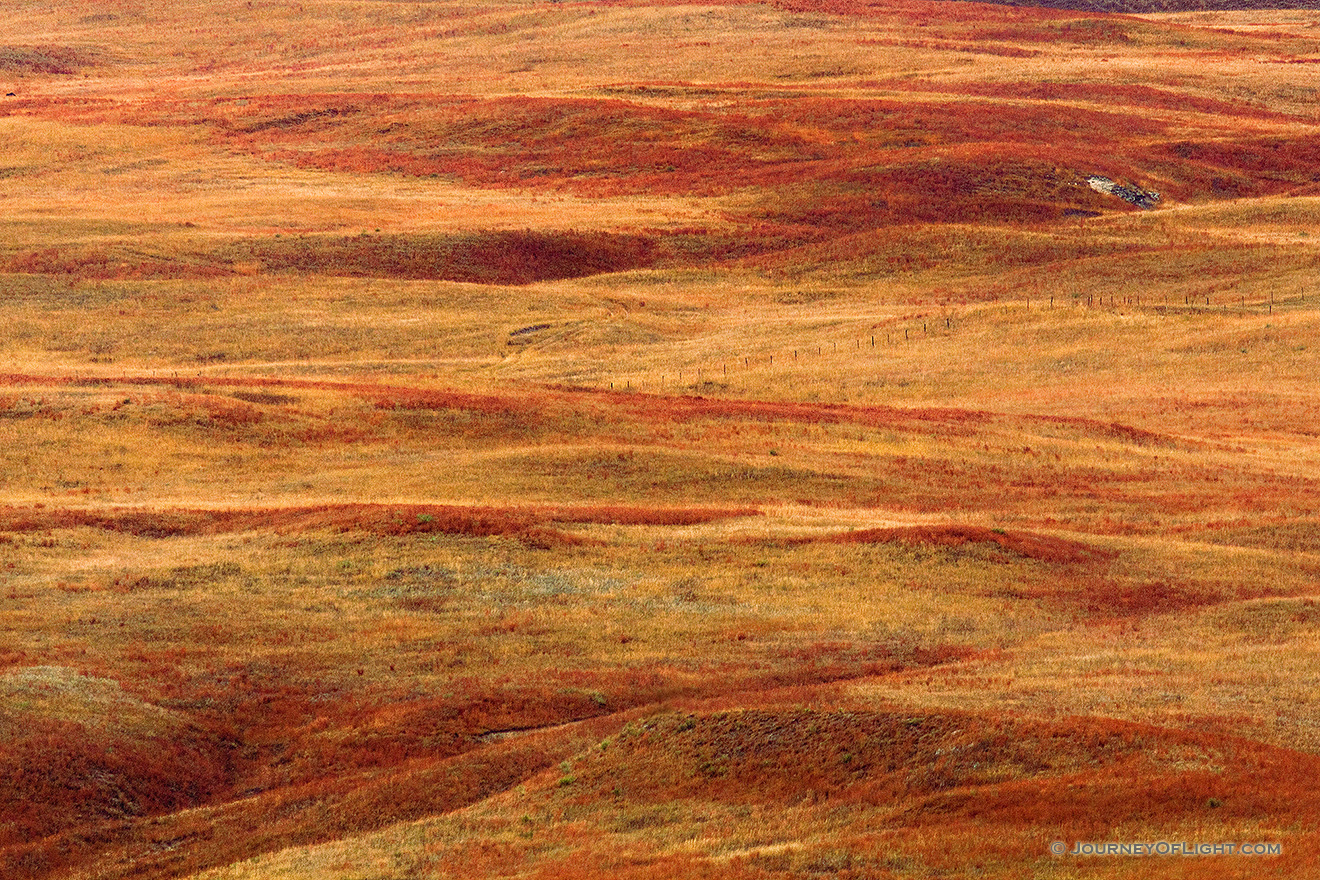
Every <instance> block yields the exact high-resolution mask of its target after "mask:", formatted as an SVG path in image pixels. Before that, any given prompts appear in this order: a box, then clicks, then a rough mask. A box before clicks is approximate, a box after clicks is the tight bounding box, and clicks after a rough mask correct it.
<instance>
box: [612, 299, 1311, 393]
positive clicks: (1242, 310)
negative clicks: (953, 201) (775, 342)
mask: <svg viewBox="0 0 1320 880" xmlns="http://www.w3.org/2000/svg"><path fill="white" fill-rule="evenodd" d="M1044 299H1045V297H1043V296H1042V297H1040V298H1039V299H1038V300H1037V303H1036V305H1035V306H1034V307H1033V306H1032V299H1031V297H1025V298H1024V299H1023V300H1018V301H1016V302H1008V303H1004V304H1003V306H1004V313H1005V314H1012V313H1013V311H1014V309H1015V307H1016V308H1018V309H1020V310H1021V311H1022V312H1023V313H1029V312H1047V311H1054V310H1057V309H1063V308H1069V309H1086V310H1088V311H1101V310H1103V311H1106V312H1110V313H1119V312H1121V311H1123V310H1125V309H1131V310H1140V311H1142V312H1145V313H1147V314H1157V315H1168V314H1171V313H1172V314H1222V313H1225V312H1228V311H1229V306H1230V303H1231V301H1232V300H1236V302H1235V303H1232V304H1233V312H1234V313H1237V314H1255V315H1272V314H1274V308H1275V306H1276V305H1279V306H1287V305H1304V304H1305V302H1306V295H1305V294H1298V295H1297V296H1295V297H1289V298H1287V299H1276V298H1275V295H1274V293H1273V292H1271V293H1270V294H1269V295H1268V297H1263V298H1261V299H1260V300H1259V301H1253V302H1251V303H1248V302H1247V298H1246V296H1245V295H1243V294H1235V295H1233V296H1231V297H1226V298H1221V300H1220V301H1219V302H1213V301H1212V300H1213V296H1212V295H1211V294H1190V293H1187V294H1184V297H1183V303H1181V304H1179V303H1177V302H1174V303H1172V304H1170V302H1169V295H1168V294H1167V293H1166V294H1163V295H1162V296H1161V298H1160V300H1159V301H1158V302H1157V301H1155V298H1154V297H1143V296H1142V295H1140V294H1133V295H1124V296H1121V297H1120V296H1116V295H1115V294H1110V295H1109V298H1108V301H1107V302H1106V300H1105V297H1104V295H1103V294H1101V295H1100V296H1099V305H1098V306H1097V305H1096V295H1095V294H1086V295H1084V296H1083V295H1074V296H1073V297H1072V300H1071V302H1068V303H1065V304H1062V305H1056V302H1055V299H1056V297H1055V296H1054V295H1051V296H1049V297H1048V300H1049V304H1048V305H1044V304H1043V301H1044ZM1202 300H1203V302H1202ZM994 307H995V306H994V304H990V303H988V304H987V309H985V310H989V308H994ZM943 317H944V330H945V331H946V332H944V333H943V334H939V333H938V331H937V332H936V334H932V333H931V332H930V329H929V324H930V319H929V318H930V316H929V315H924V314H923V315H917V316H915V317H911V318H900V319H897V321H894V322H893V323H895V324H902V325H903V326H902V330H903V338H902V340H901V341H902V342H911V341H912V340H913V334H915V333H916V332H917V331H916V325H917V323H918V322H920V324H921V331H920V332H921V337H919V338H929V337H931V336H932V335H941V336H944V337H948V336H951V335H953V333H954V332H955V330H956V329H957V328H958V327H959V326H960V325H962V324H965V323H967V319H966V318H964V317H960V318H959V319H958V320H956V321H955V319H954V317H953V316H952V315H950V314H947V313H946V314H945V315H944V316H943ZM871 329H872V330H873V331H874V330H875V325H872V328H871ZM897 329H898V328H896V327H893V326H890V327H887V328H886V329H885V340H884V343H883V345H881V344H880V343H879V342H878V341H877V338H878V334H877V333H875V332H871V333H869V334H867V333H863V334H861V335H857V334H855V333H854V334H850V336H851V338H852V340H853V346H852V347H853V349H854V350H856V351H862V350H865V349H866V348H873V349H874V348H886V347H887V348H892V347H894V345H895V340H894V334H895V332H896V330H897ZM868 335H869V344H867V342H868V339H867V337H868ZM811 347H812V346H810V345H808V346H805V347H803V348H793V349H790V350H789V351H790V354H789V355H788V360H787V361H785V357H784V354H783V353H782V351H781V352H780V363H781V364H783V363H785V362H787V363H790V364H792V363H797V362H798V360H799V357H801V359H803V360H805V359H806V358H807V357H809V356H811ZM814 347H815V356H816V357H824V356H825V354H824V347H823V343H819V342H817V343H814ZM845 351H846V349H845ZM838 352H839V342H838V340H831V349H830V355H831V356H833V355H837V354H838ZM775 354H776V352H774V351H769V352H765V353H764V354H763V355H761V356H760V358H761V359H760V360H759V361H758V356H756V355H747V354H740V355H733V356H730V357H727V358H724V359H715V358H712V359H710V360H708V361H707V362H706V364H705V365H703V366H694V367H690V368H688V369H685V370H679V371H676V372H675V373H672V374H668V373H662V374H660V376H659V377H658V381H657V382H656V389H657V390H664V389H665V388H667V387H668V388H672V389H676V390H682V389H684V388H687V389H695V388H699V387H700V385H701V384H702V382H703V381H705V376H706V374H707V372H708V371H709V372H710V374H711V375H719V376H721V377H723V378H725V379H727V378H728V377H729V364H730V363H733V365H734V370H735V375H737V373H738V361H739V360H741V361H742V371H743V372H751V371H758V370H761V369H765V370H771V371H772V370H774V368H775ZM712 363H713V364H716V366H715V368H714V369H713V370H710V364H712ZM670 379H673V380H674V381H673V383H672V384H671V383H670V381H669V380H670ZM687 379H692V380H693V381H692V382H691V383H689V384H687V385H685V384H684V382H685V380H687ZM634 386H636V387H634ZM609 387H610V388H611V389H616V390H617V389H620V388H622V389H623V390H630V391H631V390H646V389H647V387H648V383H646V382H644V381H642V380H641V379H638V380H637V381H636V382H635V383H634V381H633V380H632V379H627V380H625V381H624V383H623V384H622V385H620V383H618V382H617V381H611V382H610V383H609Z"/></svg>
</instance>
